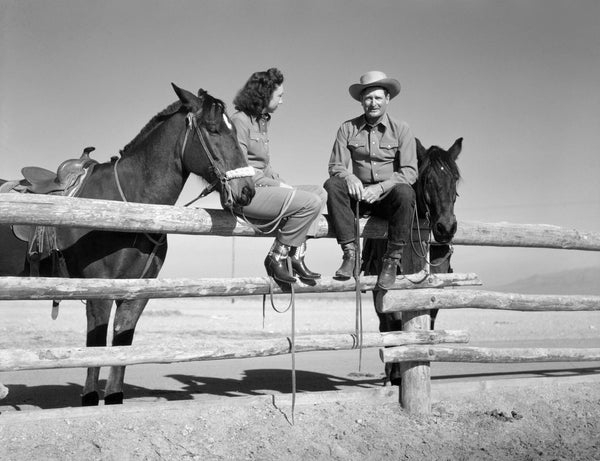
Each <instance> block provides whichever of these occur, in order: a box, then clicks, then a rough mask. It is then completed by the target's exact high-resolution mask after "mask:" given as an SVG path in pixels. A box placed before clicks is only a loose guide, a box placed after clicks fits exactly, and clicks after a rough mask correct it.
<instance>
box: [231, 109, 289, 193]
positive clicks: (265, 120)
mask: <svg viewBox="0 0 600 461" xmlns="http://www.w3.org/2000/svg"><path fill="white" fill-rule="evenodd" d="M270 118H271V117H270V116H269V115H268V114H266V115H264V116H262V117H259V118H255V117H251V116H249V115H247V114H246V113H245V112H242V111H237V112H235V113H234V114H233V115H232V116H231V121H232V122H233V124H234V125H235V129H236V132H237V139H238V143H239V145H240V147H241V148H242V152H243V153H244V154H245V155H246V158H247V159H248V164H249V165H250V166H252V167H254V170H255V174H254V184H255V185H257V186H279V185H280V184H281V179H280V178H279V175H278V174H277V173H276V172H275V171H274V170H273V168H272V167H271V161H270V156H269V136H268V133H267V128H268V126H269V120H270Z"/></svg>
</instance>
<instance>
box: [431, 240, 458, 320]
mask: <svg viewBox="0 0 600 461" xmlns="http://www.w3.org/2000/svg"><path fill="white" fill-rule="evenodd" d="M450 251H451V250H450V245H432V246H431V249H430V250H429V257H430V261H431V264H432V266H431V273H432V274H450V273H452V272H453V271H452V267H451V266H450V255H451V253H450ZM437 314H438V309H432V310H431V311H430V315H431V329H432V330H433V329H434V325H435V318H436V317H437Z"/></svg>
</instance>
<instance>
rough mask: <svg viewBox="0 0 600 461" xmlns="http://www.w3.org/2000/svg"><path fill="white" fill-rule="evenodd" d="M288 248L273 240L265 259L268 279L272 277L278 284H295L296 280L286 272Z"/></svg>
mask: <svg viewBox="0 0 600 461" xmlns="http://www.w3.org/2000/svg"><path fill="white" fill-rule="evenodd" d="M289 251H290V247H289V246H287V245H284V244H283V243H280V242H279V241H278V240H275V242H274V243H273V246H272V247H271V250H270V251H269V254H268V255H267V257H266V258H265V269H267V274H268V275H269V277H273V278H274V279H275V280H277V281H278V282H283V283H289V284H291V283H295V282H296V279H295V278H294V277H292V276H291V275H290V273H289V271H288V267H287V259H288V254H289Z"/></svg>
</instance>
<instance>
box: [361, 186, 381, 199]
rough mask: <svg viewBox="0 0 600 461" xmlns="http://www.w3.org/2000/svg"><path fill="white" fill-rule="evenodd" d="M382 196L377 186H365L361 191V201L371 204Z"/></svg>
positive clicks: (379, 187)
mask: <svg viewBox="0 0 600 461" xmlns="http://www.w3.org/2000/svg"><path fill="white" fill-rule="evenodd" d="M381 194H383V189H382V188H381V186H380V185H379V184H373V185H371V186H367V187H365V188H364V190H363V194H362V199H363V202H367V203H373V202H375V201H377V200H378V199H379V197H381Z"/></svg>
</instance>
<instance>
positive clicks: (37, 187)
mask: <svg viewBox="0 0 600 461" xmlns="http://www.w3.org/2000/svg"><path fill="white" fill-rule="evenodd" d="M94 150H96V148H95V147H86V148H85V149H83V153H82V154H81V157H79V158H75V159H69V160H65V161H64V162H62V163H61V164H60V165H59V166H58V169H57V170H56V173H54V172H53V171H50V170H46V169H45V168H41V167H37V166H27V167H25V168H23V169H22V170H21V173H22V174H23V177H24V178H25V180H26V181H27V184H26V188H27V191H28V192H30V193H33V194H56V195H72V194H73V193H74V190H73V189H77V188H78V187H77V186H79V185H81V182H82V180H83V177H84V175H85V174H86V172H87V170H88V168H90V167H91V166H93V165H95V164H97V163H98V162H97V161H96V160H93V159H91V158H90V152H93V151H94Z"/></svg>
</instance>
